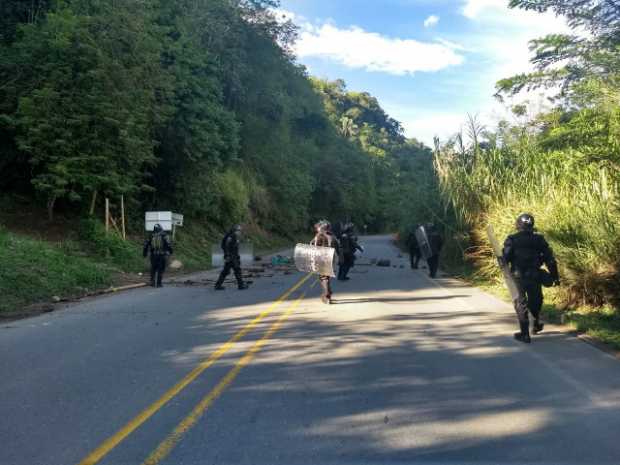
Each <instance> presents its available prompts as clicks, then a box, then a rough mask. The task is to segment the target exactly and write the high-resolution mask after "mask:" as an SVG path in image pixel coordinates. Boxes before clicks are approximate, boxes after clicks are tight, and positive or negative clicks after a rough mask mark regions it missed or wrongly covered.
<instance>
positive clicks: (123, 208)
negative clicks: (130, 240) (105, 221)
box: [121, 195, 127, 240]
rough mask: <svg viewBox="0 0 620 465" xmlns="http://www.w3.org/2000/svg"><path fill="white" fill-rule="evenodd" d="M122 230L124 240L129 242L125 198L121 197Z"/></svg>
mask: <svg viewBox="0 0 620 465" xmlns="http://www.w3.org/2000/svg"><path fill="white" fill-rule="evenodd" d="M121 229H122V230H123V239H124V240H127V232H126V231H125V196H124V195H121Z"/></svg>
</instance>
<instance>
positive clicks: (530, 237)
mask: <svg viewBox="0 0 620 465" xmlns="http://www.w3.org/2000/svg"><path fill="white" fill-rule="evenodd" d="M516 228H517V233H516V234H511V235H510V236H508V238H506V241H505V242H504V250H503V257H502V258H503V260H504V261H505V263H506V264H508V265H509V266H510V271H511V272H512V275H513V277H514V279H515V282H516V284H517V288H518V289H519V297H518V298H517V299H516V300H515V301H514V306H515V310H516V312H517V318H518V319H519V326H520V329H521V330H520V331H519V332H518V333H515V335H514V336H515V339H517V340H518V341H521V342H525V343H529V342H531V338H530V331H529V330H530V326H529V318H528V311H529V313H531V314H532V316H533V317H534V327H533V332H534V334H538V333H539V332H541V331H542V330H543V328H544V324H543V323H541V322H540V310H541V308H542V304H543V291H542V286H543V285H544V286H546V287H550V286H553V285H559V284H560V275H559V273H558V265H557V263H556V261H555V257H554V256H553V251H552V250H551V247H549V244H548V243H547V241H546V240H545V238H544V237H543V235H542V234H538V233H536V232H535V230H534V217H533V216H532V215H530V214H528V213H524V214H522V215H519V217H518V218H517V222H516ZM543 264H544V265H545V266H546V267H547V270H548V272H547V271H544V270H543V269H541V266H542V265H543Z"/></svg>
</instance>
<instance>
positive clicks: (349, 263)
mask: <svg viewBox="0 0 620 465" xmlns="http://www.w3.org/2000/svg"><path fill="white" fill-rule="evenodd" d="M339 239H340V251H341V256H342V258H341V259H340V263H339V267H338V281H348V280H349V279H350V278H349V277H348V276H347V274H349V270H350V269H351V268H353V266H355V252H356V251H358V250H359V251H360V252H363V251H364V248H363V247H362V246H361V245H359V244H358V243H357V237H356V236H355V226H354V225H353V224H352V223H347V224H346V225H345V226H344V227H343V229H342V234H341V235H340V238H339Z"/></svg>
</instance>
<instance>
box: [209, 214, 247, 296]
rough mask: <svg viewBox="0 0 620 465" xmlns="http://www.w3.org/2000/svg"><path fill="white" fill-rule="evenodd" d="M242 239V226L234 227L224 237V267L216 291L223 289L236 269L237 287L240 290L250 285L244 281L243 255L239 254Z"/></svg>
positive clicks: (216, 284)
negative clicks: (225, 281) (227, 279)
mask: <svg viewBox="0 0 620 465" xmlns="http://www.w3.org/2000/svg"><path fill="white" fill-rule="evenodd" d="M240 239H241V226H240V225H236V226H235V227H233V228H232V229H231V230H230V231H228V233H227V234H226V235H225V236H224V238H223V239H222V251H223V252H224V269H223V270H222V272H221V273H220V277H219V278H218V280H217V283H215V290H216V291H223V290H224V289H225V288H224V286H223V284H224V280H225V279H226V277H227V276H228V275H229V274H230V271H231V270H232V271H234V273H235V278H236V279H237V287H238V288H239V289H240V290H243V289H247V288H248V286H247V284H245V283H244V282H243V278H242V277H241V256H240V255H239V241H240Z"/></svg>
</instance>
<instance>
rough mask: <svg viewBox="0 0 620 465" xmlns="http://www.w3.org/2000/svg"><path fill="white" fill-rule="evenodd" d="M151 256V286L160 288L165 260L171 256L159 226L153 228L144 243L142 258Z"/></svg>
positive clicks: (167, 241) (166, 237) (170, 249)
mask: <svg viewBox="0 0 620 465" xmlns="http://www.w3.org/2000/svg"><path fill="white" fill-rule="evenodd" d="M149 254H150V256H151V286H153V287H162V279H163V276H164V271H165V270H166V258H167V257H168V255H172V246H171V245H170V241H169V240H168V236H167V235H166V233H165V231H164V230H163V228H162V227H161V225H160V224H156V225H155V226H153V234H151V236H150V237H149V238H148V239H147V240H146V241H145V242H144V248H143V249H142V256H143V257H145V258H146V256H147V255H149Z"/></svg>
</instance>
